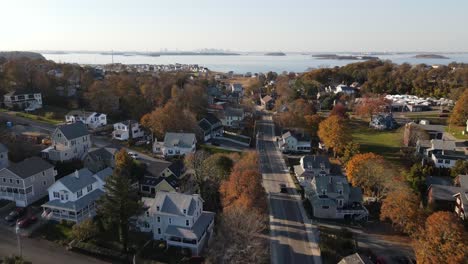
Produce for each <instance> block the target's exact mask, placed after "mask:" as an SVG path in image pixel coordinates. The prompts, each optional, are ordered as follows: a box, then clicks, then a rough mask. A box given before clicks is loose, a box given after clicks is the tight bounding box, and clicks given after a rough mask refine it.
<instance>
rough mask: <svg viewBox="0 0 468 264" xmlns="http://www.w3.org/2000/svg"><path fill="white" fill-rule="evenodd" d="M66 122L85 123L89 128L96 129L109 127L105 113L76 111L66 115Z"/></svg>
mask: <svg viewBox="0 0 468 264" xmlns="http://www.w3.org/2000/svg"><path fill="white" fill-rule="evenodd" d="M65 121H66V122H67V123H69V124H71V123H76V122H83V124H85V125H86V126H87V127H89V128H91V129H96V128H98V127H101V126H105V125H107V115H106V114H103V113H96V112H86V111H81V110H74V111H71V112H69V113H68V114H66V115H65Z"/></svg>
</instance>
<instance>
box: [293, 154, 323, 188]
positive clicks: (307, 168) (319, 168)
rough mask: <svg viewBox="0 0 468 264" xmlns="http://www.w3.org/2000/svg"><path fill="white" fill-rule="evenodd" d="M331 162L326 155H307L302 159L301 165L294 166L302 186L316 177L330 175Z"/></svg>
mask: <svg viewBox="0 0 468 264" xmlns="http://www.w3.org/2000/svg"><path fill="white" fill-rule="evenodd" d="M330 169H331V165H330V161H329V160H328V156H325V155H307V156H304V157H302V158H301V160H300V163H299V165H296V166H294V173H295V174H296V177H297V179H298V181H299V182H300V183H301V185H303V186H304V184H305V182H308V181H311V180H312V179H313V178H314V177H315V176H319V175H322V176H325V175H329V174H330Z"/></svg>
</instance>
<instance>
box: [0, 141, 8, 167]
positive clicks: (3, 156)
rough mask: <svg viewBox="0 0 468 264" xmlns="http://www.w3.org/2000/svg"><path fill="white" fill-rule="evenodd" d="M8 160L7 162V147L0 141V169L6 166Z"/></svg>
mask: <svg viewBox="0 0 468 264" xmlns="http://www.w3.org/2000/svg"><path fill="white" fill-rule="evenodd" d="M8 165H9V162H8V149H7V147H5V145H3V144H2V143H0V169H3V168H5V167H8Z"/></svg>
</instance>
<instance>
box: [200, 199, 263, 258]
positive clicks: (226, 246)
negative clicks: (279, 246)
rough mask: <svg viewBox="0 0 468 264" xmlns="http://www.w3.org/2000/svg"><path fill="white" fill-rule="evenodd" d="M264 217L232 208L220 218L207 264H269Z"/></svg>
mask: <svg viewBox="0 0 468 264" xmlns="http://www.w3.org/2000/svg"><path fill="white" fill-rule="evenodd" d="M266 221H267V220H266V216H265V215H262V214H260V213H258V212H256V211H253V210H249V208H242V207H237V206H236V207H232V208H230V209H229V210H227V211H224V212H223V214H221V216H220V221H219V224H218V229H217V233H216V235H215V237H214V241H213V242H214V243H212V246H211V248H210V250H209V252H208V257H207V262H208V263H269V254H268V250H267V249H268V244H267V241H266V240H265V239H264V238H263V235H262V234H263V232H264V231H265V229H266Z"/></svg>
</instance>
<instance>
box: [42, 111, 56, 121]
mask: <svg viewBox="0 0 468 264" xmlns="http://www.w3.org/2000/svg"><path fill="white" fill-rule="evenodd" d="M55 116H56V115H55V113H54V112H47V113H45V115H44V117H45V118H47V119H55Z"/></svg>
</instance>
